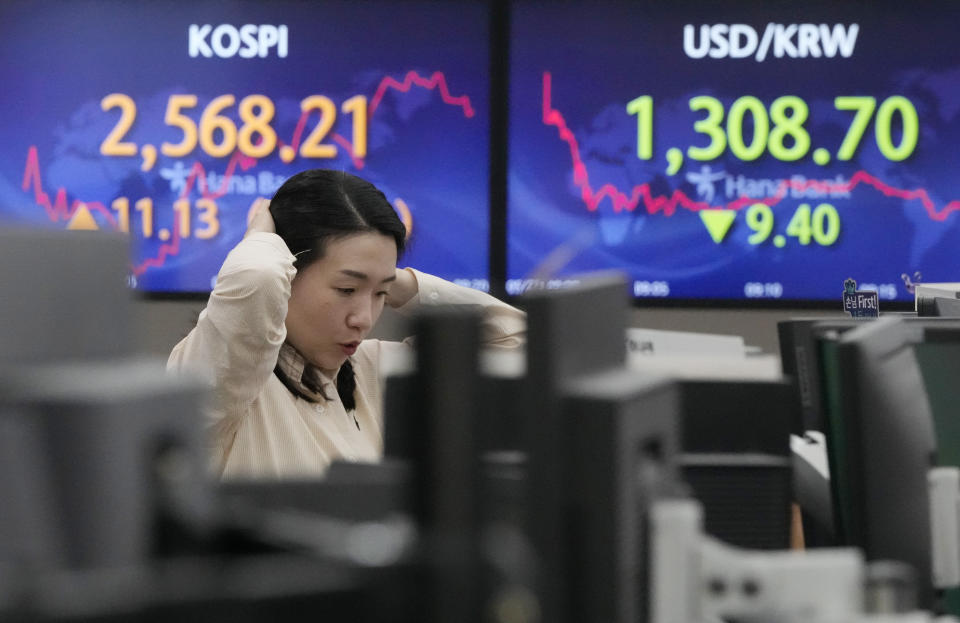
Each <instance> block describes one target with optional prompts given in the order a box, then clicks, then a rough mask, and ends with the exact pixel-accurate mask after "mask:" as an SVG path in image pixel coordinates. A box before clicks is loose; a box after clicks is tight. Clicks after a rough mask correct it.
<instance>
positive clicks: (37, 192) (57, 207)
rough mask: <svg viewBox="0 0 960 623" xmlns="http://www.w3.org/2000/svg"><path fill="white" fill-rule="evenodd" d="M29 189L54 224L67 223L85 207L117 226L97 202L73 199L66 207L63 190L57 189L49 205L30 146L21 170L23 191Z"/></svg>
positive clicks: (38, 163) (109, 214)
mask: <svg viewBox="0 0 960 623" xmlns="http://www.w3.org/2000/svg"><path fill="white" fill-rule="evenodd" d="M31 187H32V190H33V199H34V201H36V203H37V205H38V206H40V207H42V208H43V209H44V211H46V213H47V216H48V217H49V218H50V220H51V221H53V222H54V223H56V222H57V221H59V220H64V221H69V220H70V219H71V218H72V217H73V215H74V213H75V212H76V211H77V208H79V207H80V206H81V205H85V206H87V208H88V209H91V210H96V211H97V212H100V213H101V214H103V215H104V217H105V218H106V219H107V221H108V222H109V223H110V224H111V225H113V226H114V227H116V226H117V219H115V218H114V217H113V214H111V213H110V210H108V209H107V208H106V206H104V205H103V204H102V203H100V202H99V201H81V200H79V199H74V200H73V202H71V203H70V205H69V206H68V205H67V191H66V189H65V188H58V189H57V197H56V199H55V200H54V201H53V203H51V202H50V195H49V194H47V192H46V191H44V189H43V178H42V176H41V174H40V158H39V157H38V156H37V147H36V145H31V146H30V149H28V150H27V164H26V166H25V167H24V170H23V183H22V184H21V188H22V189H23V190H30V189H31Z"/></svg>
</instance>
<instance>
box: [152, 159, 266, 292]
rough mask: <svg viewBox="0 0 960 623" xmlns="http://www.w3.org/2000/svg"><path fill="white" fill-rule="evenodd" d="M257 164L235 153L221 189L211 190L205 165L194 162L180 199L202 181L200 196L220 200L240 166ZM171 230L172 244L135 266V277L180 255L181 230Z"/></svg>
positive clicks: (243, 167) (168, 243) (173, 228)
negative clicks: (171, 257)
mask: <svg viewBox="0 0 960 623" xmlns="http://www.w3.org/2000/svg"><path fill="white" fill-rule="evenodd" d="M256 163H257V161H256V159H255V158H250V157H249V156H244V155H243V154H241V153H240V152H239V151H236V152H234V153H233V156H231V157H230V161H229V162H228V163H227V170H226V171H225V172H224V174H223V181H221V182H220V188H218V189H217V190H210V188H208V187H207V171H206V169H204V168H203V165H202V164H201V163H200V162H194V163H193V167H191V168H190V175H188V176H187V179H186V182H185V183H184V186H183V190H182V191H181V192H180V197H179V198H180V199H183V198H185V197H186V196H187V195H189V194H190V191H191V190H193V186H194V184H196V183H197V180H200V183H199V184H198V185H199V187H200V195H201V196H202V197H203V198H204V199H218V198H220V197H222V196H224V195H225V194H227V190H228V189H229V188H230V178H231V177H233V174H234V172H235V171H236V168H237V166H238V165H239V166H240V168H241V169H243V170H244V171H247V170H249V169H250V168H252V167H253V166H254V165H255V164H256ZM171 229H172V230H173V237H172V238H171V239H170V242H164V243H161V245H160V248H159V249H158V250H157V255H156V256H154V257H148V258H147V259H145V260H143V261H142V262H140V263H139V264H137V265H136V266H134V267H133V274H134V275H136V276H137V277H139V276H140V275H142V274H143V273H145V272H146V271H147V269H148V268H151V267H153V268H159V267H160V266H163V265H164V263H166V261H167V256H170V255H177V254H178V253H180V228H179V227H172V228H171Z"/></svg>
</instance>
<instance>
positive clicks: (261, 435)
mask: <svg viewBox="0 0 960 623" xmlns="http://www.w3.org/2000/svg"><path fill="white" fill-rule="evenodd" d="M405 236H406V230H405V228H404V226H403V223H401V221H400V219H399V218H398V217H397V214H396V212H394V210H393V207H392V206H391V205H390V203H389V202H388V201H387V199H386V197H384V195H383V193H382V192H380V191H379V190H378V189H377V188H376V187H375V186H374V185H373V184H370V183H369V182H367V181H365V180H362V179H360V178H359V177H356V176H353V175H350V174H347V173H344V172H339V171H329V170H322V169H315V170H310V171H304V172H302V173H298V174H297V175H294V176H293V177H291V178H290V179H289V180H287V181H286V182H285V183H284V184H283V186H281V187H280V189H279V190H277V192H276V194H275V195H274V197H273V199H272V200H271V201H270V202H269V207H268V206H267V203H266V202H263V203H262V204H261V205H259V206H257V207H255V208H254V209H253V210H252V214H251V215H250V218H249V225H248V228H247V233H246V234H245V235H244V238H243V240H242V241H240V243H239V244H238V245H237V246H236V247H235V248H234V249H233V250H232V251H231V252H230V253H229V255H228V256H227V259H226V260H225V261H224V263H223V267H222V268H221V269H220V273H219V274H218V275H217V281H216V285H215V286H214V288H213V292H212V293H211V294H210V299H209V301H208V302H207V307H206V309H204V310H203V312H201V314H200V317H199V319H198V320H197V326H196V327H195V328H194V329H193V330H192V331H191V332H190V334H189V335H187V337H185V338H184V339H183V340H182V341H181V342H180V343H179V344H177V346H176V347H174V349H173V352H172V353H171V355H170V359H169V361H168V364H167V367H168V368H169V369H172V370H178V371H188V370H192V371H200V372H205V373H210V374H212V381H213V386H214V395H215V404H214V405H213V407H212V409H211V412H212V414H211V415H212V418H211V427H210V428H211V431H212V442H213V445H214V463H215V468H216V470H217V472H218V473H219V474H220V475H221V476H223V477H235V476H244V477H248V476H275V477H279V476H304V475H319V474H322V473H323V472H324V471H325V470H326V468H327V466H328V465H329V464H330V462H331V461H333V460H335V459H346V460H357V461H374V460H377V459H379V458H380V457H381V455H382V452H383V435H382V400H383V396H382V383H381V380H382V376H383V375H384V374H385V373H386V372H387V370H386V366H387V365H388V364H389V361H391V360H395V359H396V358H397V357H398V355H401V354H403V353H402V351H405V350H409V348H410V346H409V345H408V344H407V343H406V342H388V341H382V340H375V339H365V338H366V336H367V334H368V333H369V332H370V330H371V329H372V328H373V326H374V324H375V323H376V321H377V319H378V318H379V316H380V312H381V311H383V307H384V305H388V306H390V307H393V308H397V309H398V311H400V312H401V313H404V312H406V311H409V310H410V309H412V308H414V307H416V306H417V305H425V304H426V305H433V304H443V305H449V304H469V305H482V306H483V307H484V308H485V311H486V314H485V321H484V325H483V337H484V342H485V344H487V345H489V346H495V347H507V348H510V347H516V346H519V345H520V344H522V341H523V335H524V328H525V322H524V315H523V313H522V312H521V311H519V310H517V309H515V308H513V307H511V306H509V305H506V304H505V303H502V302H500V301H498V300H497V299H495V298H493V297H491V296H489V295H487V294H484V293H483V292H479V291H476V290H472V289H469V288H464V287H460V286H457V285H454V284H452V283H449V282H447V281H444V280H442V279H439V278H437V277H434V276H432V275H427V274H424V273H421V272H419V271H416V270H413V269H410V268H407V269H398V268H397V258H398V256H399V255H400V253H401V252H402V251H403V247H404V241H405Z"/></svg>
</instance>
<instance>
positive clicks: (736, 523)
mask: <svg viewBox="0 0 960 623" xmlns="http://www.w3.org/2000/svg"><path fill="white" fill-rule="evenodd" d="M125 244H126V243H125V242H124V241H123V240H122V239H121V238H114V237H112V235H111V234H103V233H95V232H70V234H66V233H64V232H42V233H38V232H32V231H19V232H17V231H7V232H2V233H0V267H2V268H0V270H2V271H4V279H5V282H6V283H10V284H13V285H12V294H14V295H15V296H9V297H4V298H3V299H2V303H0V305H2V306H3V309H2V310H0V311H2V312H3V317H4V318H7V319H10V318H16V319H18V320H17V321H16V322H9V321H8V322H6V323H4V324H3V325H2V329H0V331H2V332H3V341H4V343H5V344H6V345H7V347H6V349H5V352H4V366H3V369H2V379H0V382H2V384H3V387H4V392H3V396H4V398H3V402H2V411H0V430H2V434H0V465H2V467H3V473H4V475H5V477H4V478H3V479H2V481H0V508H2V509H3V511H4V512H3V513H2V514H0V618H3V619H4V620H16V621H154V620H157V621H159V620H165V621H166V620H200V619H201V617H202V619H203V620H225V621H226V620H231V621H236V620H299V619H303V620H306V619H311V620H313V619H315V618H316V617H317V616H334V617H344V616H349V617H351V619H352V620H360V621H371V622H379V621H406V620H410V621H413V620H418V621H423V620H427V621H469V620H475V621H481V620H483V621H489V620H494V621H499V622H502V623H514V622H517V623H520V622H523V623H534V622H538V621H544V622H545V621H558V622H562V621H570V622H574V621H576V622H581V621H598V622H599V621H605V622H610V621H618V622H624V623H626V622H637V621H649V622H651V623H681V622H682V623H690V622H693V621H717V620H736V621H790V622H793V621H809V622H811V623H815V622H816V623H834V622H835V623H840V622H850V621H903V622H907V621H910V622H920V621H932V620H934V619H935V618H938V617H942V618H944V619H946V618H947V617H948V616H949V612H950V609H951V605H952V601H951V592H950V589H952V588H955V587H957V586H958V584H960V548H958V543H960V513H958V501H960V479H958V471H957V469H956V467H954V466H955V465H956V464H957V463H956V459H957V454H958V451H960V441H958V440H960V437H958V434H957V433H958V431H957V425H956V424H955V423H954V422H953V421H952V418H951V417H950V416H951V414H952V408H953V405H954V404H956V401H955V400H953V393H952V392H955V391H956V390H954V389H953V388H954V387H956V386H957V384H956V383H955V381H954V379H955V378H956V375H955V374H953V371H954V368H955V367H957V366H960V350H958V347H960V320H953V319H948V318H926V317H919V316H915V315H908V314H895V315H892V316H881V317H880V318H878V319H873V320H853V319H847V320H844V319H842V318H837V319H826V320H824V319H822V318H821V319H816V320H804V319H796V320H792V321H787V322H785V323H783V324H782V325H781V327H780V330H781V332H782V334H783V336H784V340H785V342H784V344H785V348H784V350H783V353H782V355H783V363H784V370H785V371H787V372H788V374H786V375H778V376H777V377H776V378H773V379H771V378H758V377H757V375H754V376H753V378H740V379H735V378H731V375H729V374H728V375H727V376H726V378H716V377H714V378H709V377H708V376H706V375H703V374H701V373H699V372H697V371H696V370H694V372H690V373H688V374H686V375H678V374H668V373H661V374H656V373H655V372H654V369H655V366H654V365H653V364H651V360H649V359H648V360H646V361H641V362H638V361H637V360H636V357H635V355H636V353H635V352H633V354H630V353H631V352H632V351H636V350H637V349H636V344H634V347H631V348H628V346H627V340H626V339H625V336H626V335H627V330H626V318H627V312H628V304H627V301H626V295H625V292H626V285H625V283H624V280H623V279H622V278H621V277H620V276H618V275H616V274H596V275H593V276H591V277H590V278H585V279H584V280H583V281H582V283H581V285H580V286H578V287H575V288H572V289H567V290H556V291H540V292H536V293H530V294H528V295H526V296H525V297H523V299H522V300H521V301H520V303H521V305H522V306H523V307H524V309H525V310H526V312H527V314H528V342H527V345H526V349H525V353H524V356H523V360H522V361H521V362H519V364H518V362H516V361H514V362H512V363H511V364H510V365H507V364H504V363H503V362H499V363H496V362H494V363H491V362H490V361H489V360H485V358H484V355H483V353H482V352H481V351H482V349H481V347H480V345H479V333H478V331H479V329H478V327H479V324H478V320H479V317H478V316H477V312H473V311H468V312H464V311H462V310H461V311H457V312H454V311H449V310H444V309H439V310H436V311H433V312H431V313H429V314H425V315H422V316H419V317H417V318H416V319H415V321H414V325H413V328H414V331H415V334H416V335H417V340H418V348H417V355H416V361H415V362H414V365H412V366H410V367H409V369H408V370H407V371H406V372H403V373H401V374H398V375H396V376H393V377H391V378H390V379H389V380H388V381H387V408H386V413H385V430H386V444H385V446H386V451H385V457H384V460H383V461H382V462H380V463H375V464H373V463H371V464H364V463H347V462H335V463H334V464H333V465H332V466H331V468H330V470H329V472H328V473H327V474H326V476H325V477H323V478H320V479H314V480H288V481H231V482H217V481H216V480H215V479H213V478H212V477H211V476H210V475H209V474H208V472H207V468H206V458H205V447H204V441H203V430H202V425H201V422H202V418H201V415H200V414H201V409H202V405H203V403H204V401H206V400H209V396H208V394H207V393H206V390H205V388H204V386H203V385H202V384H200V383H198V382H197V381H195V380H189V379H177V378H173V377H170V376H168V375H166V374H164V370H163V365H162V361H157V360H155V359H152V358H150V357H143V356H138V355H136V354H135V353H134V352H132V350H131V348H130V347H129V343H130V342H129V337H128V333H129V331H130V326H129V325H130V314H129V304H130V301H129V296H130V294H129V291H127V289H126V285H125V283H124V281H123V279H122V275H123V272H124V269H125V265H126V264H125V263H126V259H125V253H126V246H125ZM25 257H31V258H34V260H35V258H37V257H40V258H43V261H31V262H26V261H24V258H25ZM68 257H74V258H76V257H81V258H83V260H84V261H83V262H82V263H78V262H66V261H64V259H65V258H68ZM94 269H95V270H94ZM93 274H96V275H99V277H93V276H92V275H93ZM111 274H115V275H116V276H117V277H118V278H117V279H115V280H114V279H103V278H102V277H103V276H104V275H111ZM36 284H47V286H46V287H45V288H44V289H43V290H42V291H38V289H37V286H36ZM91 293H96V296H91ZM40 301H43V303H44V305H43V307H42V308H43V309H45V310H49V311H48V312H46V313H45V314H43V315H38V314H32V315H31V314H24V313H22V311H23V310H24V309H31V308H32V309H36V308H37V307H31V305H34V306H36V304H37V303H38V302H40ZM84 306H86V307H84ZM67 309H69V310H70V312H71V313H70V314H69V315H67V314H65V312H64V311H63V310H67ZM588 310H589V312H590V313H586V311H588ZM598 311H599V312H602V315H603V317H604V318H607V319H608V320H609V321H608V322H606V323H603V324H602V325H598V324H596V323H595V322H594V320H593V318H595V317H596V314H597V313H598ZM77 312H81V313H77ZM41 316H42V317H41ZM67 317H69V318H70V319H71V320H72V322H65V318H67ZM41 329H43V330H41ZM635 337H636V336H635ZM647 337H648V338H649V337H650V336H647ZM669 337H671V336H653V338H650V339H653V340H654V342H653V343H654V344H655V348H653V350H656V348H660V349H661V350H662V349H664V348H668V347H669V344H670V342H669V340H668V339H667V338H669ZM681 337H682V336H681ZM788 337H790V338H791V339H792V340H793V341H792V345H791V346H789V347H787V346H786V345H787V343H788V340H787V338H788ZM657 340H660V341H657ZM664 340H667V341H664ZM651 348H652V347H646V348H644V349H643V350H644V351H645V352H646V353H647V354H646V355H637V356H644V357H648V356H649V351H650V350H651ZM714 356H715V357H716V361H717V362H721V361H725V362H726V367H727V368H731V367H736V365H737V363H736V361H735V358H734V357H733V356H731V355H730V354H729V353H727V354H724V355H714ZM749 356H750V355H749V354H744V355H743V357H744V358H749ZM484 361H486V363H482V362H484ZM747 368H749V366H747ZM666 370H668V371H669V370H671V367H670V366H668V367H667V368H666ZM798 379H799V381H800V382H797V380H798ZM814 388H816V389H817V390H818V391H819V396H818V397H817V398H816V399H814V398H811V390H812V389H814ZM480 396H483V397H484V398H485V399H484V400H480V399H479V397H480ZM818 440H819V441H818ZM818 451H819V452H820V453H821V455H820V456H819V457H818V456H817V452H818ZM818 461H819V464H818ZM824 465H826V467H824ZM817 475H819V476H820V481H819V482H818V481H817ZM795 506H799V509H800V511H801V512H800V514H801V515H802V518H803V522H802V528H799V527H798V524H797V522H795V521H794V520H793V519H794V517H793V512H792V509H793V508H794V507H795ZM798 530H799V531H800V532H801V533H802V537H803V538H805V541H806V546H805V547H804V546H802V545H799V546H798V538H797V537H798V536H799V535H798V534H797V532H798Z"/></svg>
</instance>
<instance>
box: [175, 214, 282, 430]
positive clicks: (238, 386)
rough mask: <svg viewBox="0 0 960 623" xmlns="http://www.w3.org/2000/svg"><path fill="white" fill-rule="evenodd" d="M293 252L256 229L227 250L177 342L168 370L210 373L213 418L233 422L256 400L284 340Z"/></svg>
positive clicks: (279, 241) (267, 234)
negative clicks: (201, 304) (199, 307)
mask: <svg viewBox="0 0 960 623" xmlns="http://www.w3.org/2000/svg"><path fill="white" fill-rule="evenodd" d="M294 259H295V258H294V257H293V255H292V254H291V253H290V251H289V250H288V249H287V246H286V244H284V242H283V240H282V239H281V238H280V237H279V236H277V235H276V234H271V233H266V232H257V233H253V234H251V235H249V236H247V237H246V238H244V239H243V240H242V241H240V243H239V244H238V245H237V246H236V247H234V248H233V250H232V251H230V253H229V254H228V255H227V259H226V260H225V261H224V263H223V266H222V267H221V269H220V272H219V274H218V275H217V280H216V285H215V286H214V288H213V292H212V293H211V294H210V299H209V301H208V302H207V307H206V309H204V310H203V311H202V312H201V313H200V317H199V319H198V320H197V326H196V327H194V329H193V330H192V331H190V333H189V335H187V337H185V338H184V339H183V340H182V341H181V342H180V343H179V344H177V345H176V346H175V347H174V349H173V352H172V353H171V354H170V358H169V360H168V361H167V369H168V370H174V371H178V372H181V373H200V374H206V375H208V376H209V378H210V380H211V381H212V383H213V387H214V395H215V400H216V402H215V407H214V418H215V419H216V420H218V421H217V422H215V424H216V425H219V426H227V427H232V426H233V425H235V424H236V422H235V421H234V422H230V421H223V420H229V419H235V418H239V417H240V416H241V415H242V414H243V413H246V412H247V410H248V408H249V406H250V404H251V403H252V402H253V401H254V399H256V397H257V395H258V394H259V393H260V391H261V390H262V388H263V386H264V384H265V383H266V382H267V379H268V378H269V377H270V375H271V374H272V373H273V369H274V367H275V366H276V363H277V355H278V353H279V351H280V346H281V345H282V344H283V341H284V340H285V339H286V334H287V332H286V327H285V324H284V321H285V319H286V316H287V303H288V301H289V298H290V285H291V282H292V281H293V277H294V275H295V274H296V269H295V268H294V267H293V262H294Z"/></svg>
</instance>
